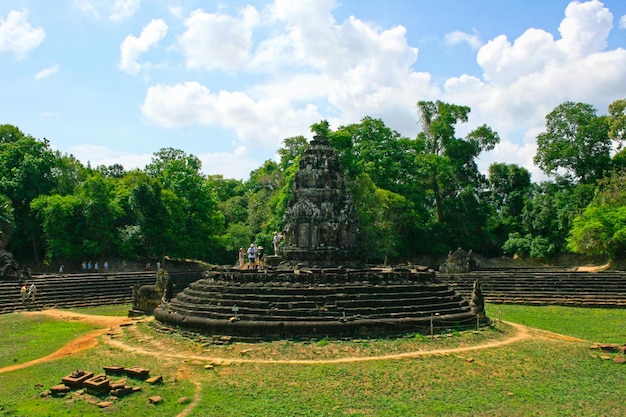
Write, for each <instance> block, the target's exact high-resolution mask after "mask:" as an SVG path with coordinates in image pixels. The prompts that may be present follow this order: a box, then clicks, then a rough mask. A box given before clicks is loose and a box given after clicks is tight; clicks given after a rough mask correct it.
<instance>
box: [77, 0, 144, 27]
mask: <svg viewBox="0 0 626 417" xmlns="http://www.w3.org/2000/svg"><path fill="white" fill-rule="evenodd" d="M75 4H76V6H77V7H78V8H79V9H80V10H81V11H82V12H83V13H85V14H87V15H90V16H91V17H93V18H94V19H100V17H101V16H102V15H106V16H108V19H109V20H111V21H113V22H121V21H123V20H126V19H129V18H130V17H132V16H133V15H134V14H135V12H136V11H137V10H139V7H140V5H141V0H75Z"/></svg>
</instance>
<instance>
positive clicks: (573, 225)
mask: <svg viewBox="0 0 626 417" xmlns="http://www.w3.org/2000/svg"><path fill="white" fill-rule="evenodd" d="M417 111H418V114H419V116H420V121H421V127H422V129H421V131H420V132H419V133H418V134H417V136H416V137H415V138H406V137H402V135H400V134H399V133H398V132H396V131H394V130H392V129H390V128H388V127H387V126H386V125H385V124H384V122H383V121H382V120H380V119H375V118H371V117H365V118H363V119H362V120H361V121H360V123H355V124H351V125H347V126H341V127H339V128H337V129H336V130H332V129H331V128H330V126H329V123H328V122H327V121H321V122H319V123H317V124H314V125H313V126H311V129H312V131H313V132H314V133H316V134H322V135H325V136H326V137H328V139H329V141H330V143H331V144H332V146H333V147H334V149H335V151H336V153H337V155H338V157H339V160H340V163H341V166H342V168H343V170H344V173H345V175H346V178H347V182H348V187H349V190H350V191H351V192H352V194H353V197H354V201H355V204H356V208H357V213H358V223H359V230H360V235H359V241H360V243H361V245H362V247H363V249H364V254H365V256H366V258H367V260H368V261H370V262H398V261H410V260H411V259H414V258H415V257H416V256H419V255H438V256H441V255H445V254H446V253H448V252H449V251H450V250H452V249H456V248H457V247H459V246H461V247H463V248H466V249H470V248H471V249H472V250H473V251H474V252H476V253H479V254H482V255H484V256H489V257H495V256H500V255H513V254H518V255H520V256H524V257H534V258H548V257H551V256H555V255H558V254H562V253H565V252H577V253H581V254H585V255H599V256H602V257H604V258H606V259H607V260H611V259H615V258H616V257H620V256H623V255H624V254H625V249H626V187H624V184H626V150H624V149H622V148H621V145H622V143H623V141H624V139H625V138H626V100H617V101H615V102H613V103H612V104H611V105H610V106H609V108H608V112H607V114H606V115H598V114H597V110H596V109H595V108H594V107H593V106H591V105H589V104H585V103H575V102H565V103H562V104H560V105H559V106H557V107H556V108H554V109H553V110H552V111H551V112H550V113H549V114H547V115H546V125H545V131H544V132H542V133H541V134H539V135H538V136H537V153H536V155H535V157H534V161H535V164H536V165H537V166H538V167H539V168H540V169H541V170H542V171H543V172H544V173H545V174H546V177H547V178H549V180H548V181H543V182H541V183H534V182H532V181H531V175H530V173H529V171H528V170H527V169H525V168H523V167H520V166H517V165H515V164H504V163H494V164H492V165H491V166H490V167H489V170H488V173H486V174H483V173H481V172H480V171H479V169H478V166H477V163H476V161H477V158H478V157H479V155H480V154H481V153H482V152H485V151H488V150H491V149H493V148H494V147H495V146H496V144H497V143H498V142H499V141H500V138H499V136H498V133H497V132H495V131H494V130H492V129H491V128H490V127H489V126H487V125H483V126H480V127H478V128H477V129H475V130H473V131H471V132H470V133H469V134H467V135H466V136H465V137H457V133H456V130H457V127H458V126H459V125H460V124H462V123H465V122H467V121H468V119H469V116H470V108H469V107H467V106H462V105H456V104H450V103H445V102H441V101H436V102H432V101H420V102H419V103H418V104H417ZM308 146H309V144H308V142H307V140H306V138H305V137H304V136H297V137H290V138H286V139H284V141H283V146H282V147H281V148H280V149H279V150H278V154H279V156H280V160H279V161H273V160H267V161H265V163H264V164H263V165H262V166H260V167H259V168H258V169H256V170H254V171H252V172H251V173H250V177H249V178H248V179H247V180H245V181H242V180H236V179H226V178H223V177H222V176H219V175H211V176H207V175H204V174H203V173H202V171H201V168H202V166H201V162H200V160H199V159H198V158H197V157H195V156H194V155H189V154H186V153H185V152H183V151H182V150H179V149H175V148H164V149H161V150H160V151H159V152H156V153H155V154H154V155H153V157H152V161H151V163H150V164H148V165H147V166H146V167H145V168H144V169H142V170H140V169H134V170H125V169H124V167H123V166H121V165H119V164H115V165H112V166H98V167H95V168H94V167H91V166H89V164H88V165H87V166H84V165H83V164H81V163H80V162H79V161H78V160H77V159H75V158H74V157H73V156H71V155H67V154H61V153H60V152H58V151H55V150H53V149H52V148H51V147H50V144H49V142H48V141H47V140H46V139H42V140H41V139H36V138H33V137H32V136H30V135H28V134H26V133H23V132H22V131H21V130H20V129H19V128H18V127H16V126H13V125H9V124H5V125H0V240H1V242H0V243H2V244H5V245H6V246H7V249H8V250H9V251H11V252H12V253H13V254H14V256H15V257H16V259H17V260H18V261H19V262H20V263H29V262H33V263H42V262H45V263H55V264H60V263H66V264H72V263H73V264H79V263H80V262H81V261H82V260H85V259H126V260H146V259H148V260H151V259H154V260H158V259H162V258H163V257H164V256H170V257H174V258H191V259H198V260H203V261H206V262H211V263H219V264H231V263H234V262H235V259H236V253H237V250H238V248H240V247H246V246H247V245H249V244H250V243H251V242H256V243H257V244H260V245H263V246H265V247H267V248H270V247H271V237H272V233H273V231H277V230H280V229H281V226H282V225H281V222H282V216H283V213H284V211H285V208H286V205H287V202H288V200H289V197H290V192H291V186H292V184H293V179H294V175H295V173H296V171H297V170H298V162H299V159H300V157H301V156H302V155H303V153H304V152H305V150H306V149H307V147H308Z"/></svg>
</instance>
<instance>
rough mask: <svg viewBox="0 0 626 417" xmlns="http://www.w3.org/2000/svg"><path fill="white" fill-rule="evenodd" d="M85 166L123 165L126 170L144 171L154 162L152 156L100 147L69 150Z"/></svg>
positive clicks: (91, 146)
mask: <svg viewBox="0 0 626 417" xmlns="http://www.w3.org/2000/svg"><path fill="white" fill-rule="evenodd" d="M69 153H71V154H72V155H74V157H75V158H76V159H78V160H79V161H80V162H81V163H83V164H84V165H87V163H89V164H90V165H91V166H92V167H93V168H95V167H98V166H100V165H104V166H111V165H114V164H121V165H122V166H123V167H124V169H125V170H127V171H130V170H133V169H136V168H138V169H144V168H145V166H146V165H148V164H149V163H150V162H151V161H152V154H133V153H128V152H123V151H117V150H115V149H111V148H108V147H106V146H100V145H79V146H73V147H71V148H70V149H69Z"/></svg>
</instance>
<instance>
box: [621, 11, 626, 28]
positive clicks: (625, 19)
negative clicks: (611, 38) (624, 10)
mask: <svg viewBox="0 0 626 417" xmlns="http://www.w3.org/2000/svg"><path fill="white" fill-rule="evenodd" d="M619 28H620V29H626V14H625V15H624V16H622V17H621V18H620V19H619Z"/></svg>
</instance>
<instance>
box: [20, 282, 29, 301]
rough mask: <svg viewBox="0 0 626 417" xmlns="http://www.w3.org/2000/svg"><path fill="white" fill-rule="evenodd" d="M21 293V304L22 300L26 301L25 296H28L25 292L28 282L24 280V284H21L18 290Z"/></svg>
mask: <svg viewBox="0 0 626 417" xmlns="http://www.w3.org/2000/svg"><path fill="white" fill-rule="evenodd" d="M20 292H21V294H22V304H23V303H24V301H26V298H27V297H28V295H27V293H28V284H27V283H26V282H25V283H24V285H22V289H21V290H20Z"/></svg>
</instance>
